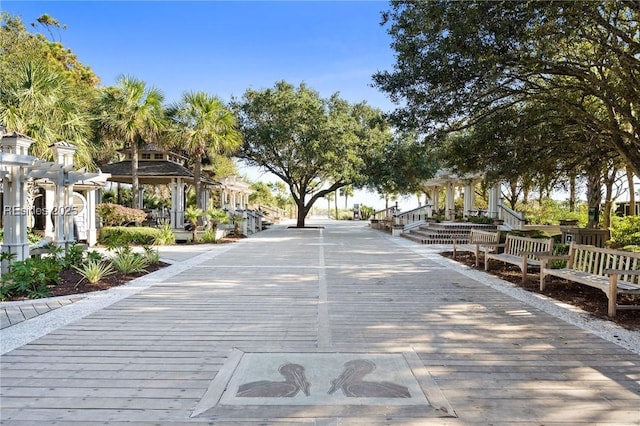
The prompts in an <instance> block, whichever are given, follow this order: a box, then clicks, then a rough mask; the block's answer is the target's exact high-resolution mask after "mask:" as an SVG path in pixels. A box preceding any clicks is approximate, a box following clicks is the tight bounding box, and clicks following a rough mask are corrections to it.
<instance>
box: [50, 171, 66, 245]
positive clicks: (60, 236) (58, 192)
mask: <svg viewBox="0 0 640 426" xmlns="http://www.w3.org/2000/svg"><path fill="white" fill-rule="evenodd" d="M54 185H55V196H54V201H53V209H52V210H51V214H50V216H51V220H52V221H53V243H54V244H55V245H57V246H64V244H65V239H64V236H65V234H64V204H65V193H64V170H63V169H62V168H60V170H59V171H58V176H57V177H56V179H55V182H54Z"/></svg>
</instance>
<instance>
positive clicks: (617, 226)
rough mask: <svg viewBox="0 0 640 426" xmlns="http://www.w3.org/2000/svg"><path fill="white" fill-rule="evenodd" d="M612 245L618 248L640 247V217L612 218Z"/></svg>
mask: <svg viewBox="0 0 640 426" xmlns="http://www.w3.org/2000/svg"><path fill="white" fill-rule="evenodd" d="M610 230H611V243H614V244H615V245H616V246H620V247H622V246H637V245H640V216H624V217H618V216H614V217H612V218H611V229H610Z"/></svg>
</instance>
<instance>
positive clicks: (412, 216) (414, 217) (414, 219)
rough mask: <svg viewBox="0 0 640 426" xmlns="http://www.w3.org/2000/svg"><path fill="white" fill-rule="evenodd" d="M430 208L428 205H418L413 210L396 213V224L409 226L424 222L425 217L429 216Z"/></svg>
mask: <svg viewBox="0 0 640 426" xmlns="http://www.w3.org/2000/svg"><path fill="white" fill-rule="evenodd" d="M431 213H432V209H431V206H430V205H426V206H420V207H417V208H415V209H413V210H409V211H406V212H402V213H398V214H397V215H396V224H397V225H403V226H405V228H406V227H407V226H409V227H411V226H412V225H413V224H415V223H425V222H426V221H427V217H430V215H431Z"/></svg>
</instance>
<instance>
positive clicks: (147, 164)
mask: <svg viewBox="0 0 640 426" xmlns="http://www.w3.org/2000/svg"><path fill="white" fill-rule="evenodd" d="M101 170H102V171H103V172H105V173H110V174H111V179H110V180H111V181H113V182H121V183H131V161H128V160H127V161H120V162H118V163H111V164H107V165H106V166H104V167H101ZM176 178H182V179H183V180H184V181H185V182H188V183H193V180H194V176H193V172H191V170H189V169H187V168H186V167H183V166H181V165H180V164H176V163H173V162H171V161H140V162H138V179H139V180H140V183H142V184H167V183H171V182H172V181H173V180H174V179H176ZM201 181H202V182H203V183H206V184H209V185H216V184H218V182H215V181H212V180H210V179H207V178H205V177H202V178H201Z"/></svg>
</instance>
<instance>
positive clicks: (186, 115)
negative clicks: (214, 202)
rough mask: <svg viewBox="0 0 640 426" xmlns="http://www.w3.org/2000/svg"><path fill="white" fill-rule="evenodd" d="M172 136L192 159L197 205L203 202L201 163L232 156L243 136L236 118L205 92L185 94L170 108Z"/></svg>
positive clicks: (215, 98) (216, 99) (199, 206)
mask: <svg viewBox="0 0 640 426" xmlns="http://www.w3.org/2000/svg"><path fill="white" fill-rule="evenodd" d="M168 116H169V117H170V119H171V120H172V128H171V131H170V133H171V137H172V139H173V140H174V142H175V143H176V145H178V146H180V147H181V148H182V149H184V150H185V151H186V152H187V154H188V155H189V156H190V157H191V158H192V159H193V167H194V170H193V172H194V173H193V174H194V180H195V192H196V206H197V207H198V208H200V209H202V210H206V209H207V206H204V205H203V202H202V199H203V197H202V184H201V182H200V180H201V177H202V160H203V159H205V158H207V157H210V156H212V155H214V154H231V153H233V152H234V151H235V150H236V149H238V148H239V147H240V144H241V143H242V137H241V133H240V131H239V130H238V129H237V123H236V118H235V116H234V115H233V114H232V113H231V111H230V110H229V109H228V108H227V107H226V106H225V105H224V104H223V103H222V101H220V99H218V98H217V97H215V96H211V95H208V94H207V93H204V92H187V93H185V94H184V95H183V96H182V100H181V101H180V102H179V103H177V104H174V105H172V106H170V107H169V109H168Z"/></svg>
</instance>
